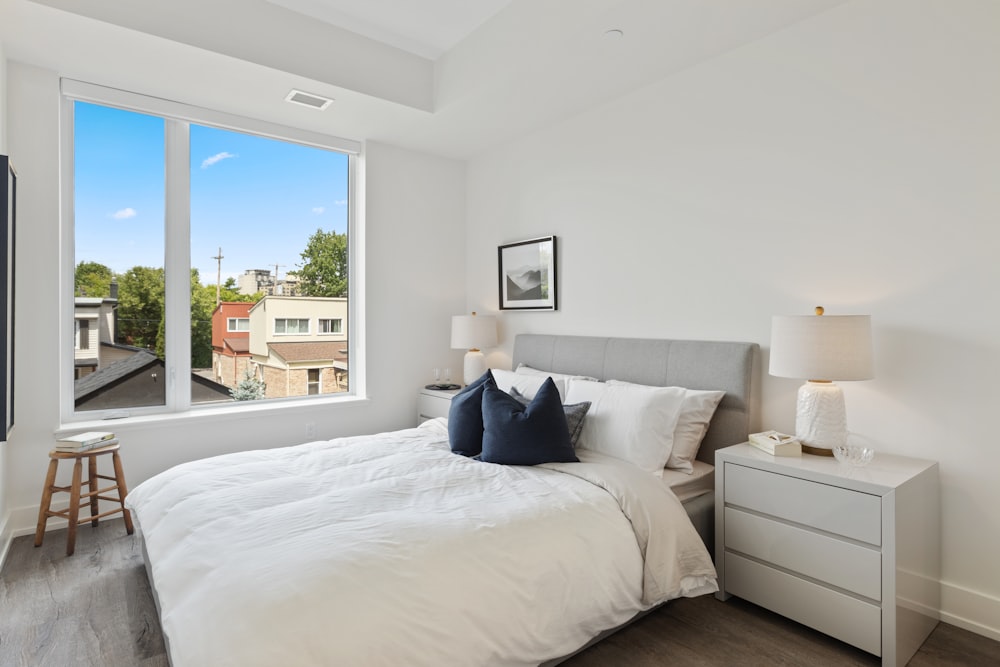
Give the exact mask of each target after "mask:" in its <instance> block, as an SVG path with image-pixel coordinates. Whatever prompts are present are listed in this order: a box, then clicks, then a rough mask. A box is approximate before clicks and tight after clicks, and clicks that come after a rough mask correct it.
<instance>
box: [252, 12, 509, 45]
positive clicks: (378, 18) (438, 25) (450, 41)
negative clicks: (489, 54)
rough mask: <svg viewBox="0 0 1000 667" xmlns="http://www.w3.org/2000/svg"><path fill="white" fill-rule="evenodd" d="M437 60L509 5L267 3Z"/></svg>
mask: <svg viewBox="0 0 1000 667" xmlns="http://www.w3.org/2000/svg"><path fill="white" fill-rule="evenodd" d="M268 2H270V3H272V4H275V5H280V6H281V7H285V8H286V9H290V10H292V11H294V12H298V13H300V14H305V15H306V16H310V17H312V18H315V19H319V20H321V21H323V22H325V23H329V24H331V25H335V26H338V27H341V28H346V29H348V30H350V31H352V32H356V33H358V34H359V35H364V36H365V37H370V38H371V39H374V40H377V41H379V42H385V43H386V44H390V45H392V46H395V47H397V48H400V49H403V50H404V51H409V52H410V53H413V54H415V55H418V56H422V57H424V58H429V59H431V60H434V59H436V58H438V57H439V56H441V55H442V54H443V53H445V52H446V51H449V50H450V49H451V48H452V47H453V46H455V45H456V44H458V43H459V42H460V41H462V40H463V39H464V38H465V37H466V36H467V35H468V34H469V33H471V32H472V31H473V30H475V29H476V28H478V27H479V26H480V25H482V24H483V23H485V22H486V21H487V20H488V19H490V18H491V17H492V16H493V15H494V14H496V13H497V12H498V11H500V10H501V9H503V8H504V7H506V6H507V5H509V4H510V0H361V1H359V0H268Z"/></svg>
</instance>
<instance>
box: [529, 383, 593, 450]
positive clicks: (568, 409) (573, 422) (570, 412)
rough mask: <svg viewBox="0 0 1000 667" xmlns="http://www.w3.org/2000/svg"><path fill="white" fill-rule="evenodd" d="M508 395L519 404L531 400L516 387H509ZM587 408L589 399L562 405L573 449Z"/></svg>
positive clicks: (581, 428) (581, 429) (581, 430)
mask: <svg viewBox="0 0 1000 667" xmlns="http://www.w3.org/2000/svg"><path fill="white" fill-rule="evenodd" d="M510 395H511V396H513V397H514V398H516V399H517V401H518V402H519V403H520V404H521V405H527V404H528V403H530V402H531V399H529V398H528V397H527V396H525V395H524V394H522V393H521V392H519V391H518V390H517V387H511V388H510ZM589 409H590V401H583V402H581V403H573V404H572V405H563V412H565V413H566V428H567V429H568V430H569V444H571V445H573V448H574V449H576V441H577V440H579V439H580V434H581V433H583V418H584V417H586V416H587V410H589Z"/></svg>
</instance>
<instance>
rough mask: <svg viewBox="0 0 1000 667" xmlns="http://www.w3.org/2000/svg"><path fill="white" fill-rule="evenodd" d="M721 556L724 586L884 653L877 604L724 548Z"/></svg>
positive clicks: (863, 648)
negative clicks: (723, 561) (724, 572)
mask: <svg viewBox="0 0 1000 667" xmlns="http://www.w3.org/2000/svg"><path fill="white" fill-rule="evenodd" d="M727 546H728V545H727ZM725 559H726V563H725V567H726V590H727V591H728V592H730V593H732V594H733V595H737V596H739V597H741V598H745V599H747V600H753V602H755V603H756V604H759V605H760V606H762V607H765V608H767V609H770V610H771V611H773V612H776V613H778V614H781V615H782V616H788V617H789V618H794V619H795V620H797V621H798V622H800V623H802V624H804V625H808V626H809V627H811V628H815V629H816V630H819V631H820V632H824V633H826V634H828V635H830V636H831V637H836V638H837V639H839V640H841V641H844V642H847V643H848V644H851V645H853V646H857V647H858V648H860V649H861V650H863V651H868V652H869V653H873V654H875V655H879V656H880V655H882V610H881V608H879V606H878V605H874V604H870V603H867V602H863V601H861V600H858V599H857V598H853V597H851V596H849V595H846V594H844V593H838V592H837V591H832V590H830V589H828V588H824V587H823V586H820V585H818V584H814V583H812V582H810V581H806V580H805V579H799V578H798V577H796V576H794V575H791V574H788V573H785V572H781V571H779V570H775V569H773V568H770V567H768V566H766V565H762V564H760V563H757V562H755V561H752V560H749V559H746V558H742V557H740V556H737V555H736V554H732V553H726V556H725Z"/></svg>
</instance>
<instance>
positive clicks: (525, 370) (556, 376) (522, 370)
mask: <svg viewBox="0 0 1000 667" xmlns="http://www.w3.org/2000/svg"><path fill="white" fill-rule="evenodd" d="M514 372H515V373H517V374H518V375H541V376H544V377H550V378H552V379H553V380H564V381H565V380H570V379H572V378H576V379H578V380H591V381H592V382H597V381H598V380H597V378H592V377H590V376H589V375H570V374H567V373H550V372H549V371H540V370H538V369H537V368H532V367H531V366H525V365H524V364H518V365H517V370H515V371H514Z"/></svg>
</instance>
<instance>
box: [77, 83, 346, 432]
mask: <svg viewBox="0 0 1000 667" xmlns="http://www.w3.org/2000/svg"><path fill="white" fill-rule="evenodd" d="M62 87H63V94H64V99H65V104H64V111H65V113H64V114H63V116H64V118H65V119H66V123H65V125H64V129H65V132H64V133H63V135H64V136H65V137H66V140H65V143H64V146H63V148H64V151H63V153H64V155H65V156H66V158H65V160H64V163H63V169H64V170H66V171H68V172H70V173H69V177H68V178H66V179H64V181H65V182H66V183H68V184H71V186H72V190H71V191H68V192H66V193H65V194H66V196H65V197H64V201H65V202H66V205H65V211H64V215H63V219H64V220H66V221H67V225H68V227H67V230H66V231H67V234H66V236H65V238H67V239H69V240H68V241H67V244H66V245H64V253H65V255H66V258H65V260H64V261H65V262H66V266H67V268H70V267H69V264H70V263H72V265H73V266H72V268H73V269H74V270H72V271H70V272H69V275H71V276H73V278H72V280H73V284H72V285H69V284H68V282H69V281H68V280H67V284H66V285H65V286H64V294H66V295H67V297H69V296H70V295H72V297H74V298H83V297H87V298H100V299H103V301H104V302H105V303H108V304H110V305H109V310H108V313H110V314H109V315H108V316H107V317H106V316H105V315H104V314H103V312H102V315H101V319H100V322H101V326H100V327H99V328H98V329H97V330H93V327H94V326H95V323H84V324H80V323H79V322H77V323H75V324H74V326H75V327H76V331H75V334H76V335H75V344H76V346H77V348H78V349H87V348H86V347H81V346H87V345H89V347H90V348H91V354H92V355H94V356H96V357H97V362H96V363H97V366H96V367H95V370H94V374H96V375H95V376H94V377H88V378H87V384H86V385H85V386H84V385H80V384H77V383H75V381H74V379H73V378H74V377H75V375H76V372H75V370H74V371H72V372H71V371H70V370H69V368H73V367H74V366H75V364H74V361H73V359H74V357H73V355H72V354H66V353H65V352H60V356H61V358H67V359H68V360H69V361H68V362H66V363H65V364H64V366H65V367H66V371H65V374H64V376H63V377H64V380H63V382H62V385H61V396H62V400H61V403H62V405H63V406H64V407H63V410H62V413H63V418H64V420H66V421H71V420H72V419H73V418H74V416H75V415H76V416H77V418H80V417H85V418H94V417H95V416H96V417H101V416H112V414H113V416H115V417H119V416H128V415H131V414H142V413H146V412H157V411H160V412H162V411H164V410H166V411H170V412H183V411H186V410H189V409H191V408H192V406H193V405H196V404H200V403H212V404H223V403H226V404H228V403H232V402H233V401H234V396H236V395H237V394H239V396H240V397H241V399H240V400H251V399H252V400H260V399H262V398H263V397H264V390H263V382H261V380H263V379H264V378H265V377H266V381H267V383H268V388H267V397H268V399H271V398H283V397H285V394H282V393H281V391H280V388H282V387H288V386H291V384H292V383H291V381H290V377H291V374H292V373H297V372H301V371H300V370H298V369H294V368H292V367H291V366H290V364H289V361H288V360H289V359H293V360H294V359H296V358H301V356H302V355H303V354H306V351H305V350H297V349H295V348H294V347H288V346H296V345H308V343H300V342H296V341H294V340H291V341H286V342H281V343H280V345H281V346H285V347H283V348H281V350H280V353H281V354H279V353H278V352H275V351H274V350H273V349H272V346H271V342H272V338H271V337H272V336H281V335H286V336H287V335H296V334H297V335H303V334H308V333H309V331H310V327H309V320H310V319H313V318H316V319H317V320H319V319H326V320H332V319H338V320H339V321H340V324H338V325H336V326H337V327H338V328H337V329H336V331H337V332H340V333H348V324H349V322H350V321H352V320H351V319H350V317H354V316H355V310H354V308H355V307H354V305H353V302H352V300H351V294H350V288H351V286H352V283H351V281H350V275H351V271H354V270H356V269H355V267H354V266H353V243H354V242H353V236H352V234H353V233H354V229H355V221H354V217H353V206H352V201H353V200H354V193H353V190H352V188H353V187H354V185H353V183H354V169H355V162H356V160H355V155H356V154H357V152H358V149H359V148H360V145H359V144H357V143H355V142H350V141H345V140H341V139H336V138H333V137H327V136H323V135H319V134H315V133H311V132H307V131H303V130H296V129H292V128H285V127H279V126H275V125H270V124H267V123H263V122H261V121H256V120H252V119H244V118H239V117H234V116H229V115H226V114H221V113H218V112H214V111H211V110H206V109H199V108H196V107H189V106H186V105H182V104H177V103H174V102H170V101H166V100H161V99H154V98H147V97H144V96H141V95H135V94H132V93H128V92H124V91H118V90H113V89H108V88H102V87H100V86H93V85H90V84H84V83H80V82H76V81H69V80H63V82H62ZM260 267H264V268H260ZM349 267H350V269H351V270H350V271H349V270H348V269H349ZM247 275H251V276H253V277H255V278H257V280H254V281H248V280H246V279H245V276H247ZM261 280H262V281H263V283H266V284H268V285H272V286H273V289H271V290H268V291H266V292H265V291H262V290H259V289H258V288H259V285H260V284H261V283H260V282H259V281H261ZM264 300H273V302H274V303H270V304H261V301H264ZM68 301H71V302H72V301H74V299H73V298H68ZM333 302H338V303H337V304H335V305H336V310H335V311H334V312H335V313H336V314H337V315H338V317H337V318H331V317H330V316H329V315H327V314H326V313H329V312H330V309H331V308H333V307H334V306H333V305H331V303H333ZM349 304H350V305H349ZM258 305H260V307H257V306H258ZM69 310H70V308H69V307H68V306H67V307H65V311H64V312H68V311H69ZM341 312H342V313H343V314H344V315H343V316H340V313H341ZM285 313H288V315H287V316H286V315H285ZM348 314H350V317H348ZM267 319H273V321H274V325H273V327H272V328H270V330H269V327H267V326H266V324H265V322H266V320H267ZM255 320H259V324H255ZM65 321H66V322H67V326H68V322H69V321H71V320H70V318H69V317H67V318H66V320H65ZM80 322H82V320H81V321H80ZM105 325H107V326H105ZM329 326H330V327H331V328H332V327H333V326H334V325H333V324H330V325H329ZM81 327H87V332H86V333H87V334H88V335H89V336H93V340H90V339H89V337H88V335H85V333H84V331H82V330H81ZM213 328H215V329H216V330H215V331H213ZM236 332H239V333H243V334H245V335H244V336H240V337H232V336H229V337H226V334H232V333H236ZM255 336H256V337H258V338H260V340H255ZM105 339H107V340H105ZM95 344H99V345H95ZM105 344H107V346H106V345H105ZM275 345H277V343H275ZM67 349H68V348H67ZM352 349H353V348H352ZM251 350H252V352H251ZM105 352H108V354H105ZM102 355H103V356H102ZM105 357H107V358H105ZM356 362H357V360H356V359H355V358H354V357H351V358H350V359H338V363H339V364H341V365H343V366H344V367H345V368H349V369H350V370H352V371H353V370H354V368H355V364H356ZM111 366H115V368H114V369H110V370H108V369H109V368H110V367H111ZM338 367H339V366H338ZM248 368H254V369H256V368H259V369H260V376H261V377H259V378H258V377H256V374H255V373H249V374H248V373H246V372H245V371H246V370H247V369H248ZM102 371H104V372H103V373H102ZM348 375H349V377H350V381H349V383H348V386H347V387H342V386H339V385H338V383H329V384H331V388H330V390H329V391H324V390H322V389H321V384H320V381H319V380H320V378H319V375H317V376H316V378H315V383H313V382H312V379H311V378H310V381H309V383H310V387H313V386H314V385H315V389H316V391H315V392H312V391H310V393H317V394H322V393H332V392H334V391H345V390H350V391H353V390H354V387H355V380H356V377H357V376H356V374H355V373H348ZM243 376H247V377H243ZM104 378H107V382H106V383H104V384H102V383H101V380H102V379H104ZM123 378H124V380H123ZM244 380H245V382H246V384H245V385H244V386H243V387H240V386H239V385H240V383H241V382H243V381H244ZM113 385H114V386H113ZM299 386H300V387H301V385H299ZM114 388H117V389H119V390H118V391H111V390H112V389H114ZM82 390H86V391H82ZM237 390H239V391H237ZM299 391H300V392H301V388H300V389H299ZM81 392H82V393H81ZM289 395H291V394H289ZM102 411H104V412H102ZM81 413H86V414H81Z"/></svg>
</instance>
